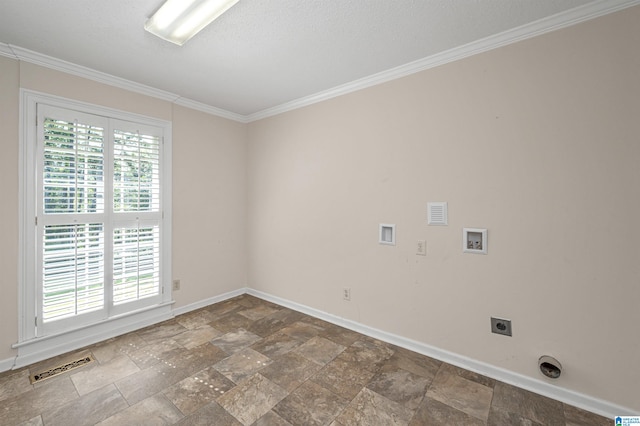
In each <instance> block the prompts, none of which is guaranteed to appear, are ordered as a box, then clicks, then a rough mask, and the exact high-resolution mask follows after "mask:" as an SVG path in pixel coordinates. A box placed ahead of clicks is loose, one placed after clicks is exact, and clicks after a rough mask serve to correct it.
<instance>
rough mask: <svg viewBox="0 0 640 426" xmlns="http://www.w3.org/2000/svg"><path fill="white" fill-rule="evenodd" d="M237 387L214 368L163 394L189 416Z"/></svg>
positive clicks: (172, 387)
mask: <svg viewBox="0 0 640 426" xmlns="http://www.w3.org/2000/svg"><path fill="white" fill-rule="evenodd" d="M234 386H235V383H233V382H232V381H231V380H229V379H227V378H226V377H224V376H223V375H222V374H221V373H220V372H218V371H217V370H216V369H214V368H213V367H209V368H206V369H204V370H202V371H199V372H197V373H196V374H194V375H193V376H191V377H187V378H186V379H183V380H181V381H180V382H178V383H176V384H175V385H173V386H171V387H169V388H168V389H166V390H165V391H164V392H163V393H164V394H165V396H166V397H167V398H168V399H169V401H171V402H172V403H173V405H175V406H176V407H178V409H179V410H180V411H181V412H182V414H184V415H185V416H188V415H190V414H192V413H194V412H195V411H197V410H199V409H200V408H202V407H204V406H205V405H207V404H209V403H210V402H211V401H213V400H215V399H216V398H219V397H220V396H222V395H224V394H225V392H228V391H229V390H231V389H232V388H233V387H234Z"/></svg>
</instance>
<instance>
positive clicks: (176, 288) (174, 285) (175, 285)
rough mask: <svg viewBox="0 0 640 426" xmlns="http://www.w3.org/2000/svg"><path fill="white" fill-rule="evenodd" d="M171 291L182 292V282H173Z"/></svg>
mask: <svg viewBox="0 0 640 426" xmlns="http://www.w3.org/2000/svg"><path fill="white" fill-rule="evenodd" d="M171 290H173V291H177V290H180V280H173V283H172V286H171Z"/></svg>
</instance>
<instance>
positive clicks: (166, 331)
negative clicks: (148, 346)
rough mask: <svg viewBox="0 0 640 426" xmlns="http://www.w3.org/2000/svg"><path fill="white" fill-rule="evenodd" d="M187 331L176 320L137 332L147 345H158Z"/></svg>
mask: <svg viewBox="0 0 640 426" xmlns="http://www.w3.org/2000/svg"><path fill="white" fill-rule="evenodd" d="M184 331H187V329H186V328H184V327H183V326H182V325H180V324H178V323H177V322H176V321H175V320H169V321H165V322H163V323H161V324H157V325H152V326H151V327H147V328H145V329H143V330H140V331H138V332H137V334H138V336H140V337H141V338H142V340H144V341H145V342H147V343H156V342H159V341H162V340H165V339H168V338H171V337H173V336H175V335H176V334H180V333H182V332H184Z"/></svg>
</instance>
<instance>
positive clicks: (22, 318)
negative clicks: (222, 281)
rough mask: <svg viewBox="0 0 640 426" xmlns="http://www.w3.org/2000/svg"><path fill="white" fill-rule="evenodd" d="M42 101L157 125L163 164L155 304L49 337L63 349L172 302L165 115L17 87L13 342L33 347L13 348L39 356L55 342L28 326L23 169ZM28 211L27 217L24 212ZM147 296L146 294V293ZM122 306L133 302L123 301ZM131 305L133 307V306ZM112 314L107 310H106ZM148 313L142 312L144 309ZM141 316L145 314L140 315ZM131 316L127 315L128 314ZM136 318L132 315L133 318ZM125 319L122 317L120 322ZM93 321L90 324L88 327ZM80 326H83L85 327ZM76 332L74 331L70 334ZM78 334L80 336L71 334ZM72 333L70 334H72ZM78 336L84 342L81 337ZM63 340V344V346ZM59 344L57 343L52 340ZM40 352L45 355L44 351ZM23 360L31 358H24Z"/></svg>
mask: <svg viewBox="0 0 640 426" xmlns="http://www.w3.org/2000/svg"><path fill="white" fill-rule="evenodd" d="M39 103H42V104H45V105H51V106H55V107H60V108H66V109H71V110H78V111H85V112H88V113H90V114H95V115H101V116H104V117H109V118H111V119H113V120H123V121H126V122H136V123H138V124H140V125H142V126H145V125H148V126H153V127H157V128H159V129H160V130H161V131H162V135H163V141H162V150H161V152H162V157H161V161H162V167H163V170H162V172H161V179H162V184H161V191H162V195H161V197H162V198H161V200H162V201H161V202H162V209H163V210H162V212H160V213H159V214H156V216H157V218H156V220H158V221H160V222H162V227H161V232H162V246H161V256H162V266H161V272H160V273H161V277H160V279H161V283H160V285H161V287H162V288H163V291H161V293H160V294H159V295H158V302H159V304H156V305H152V306H149V307H146V308H143V309H140V310H136V311H132V312H130V313H123V314H120V315H118V314H116V315H115V316H112V317H111V318H110V319H109V320H106V321H100V322H97V323H93V324H91V325H90V326H89V327H86V328H84V327H83V328H81V329H74V330H70V331H69V332H66V333H63V334H55V335H54V336H53V338H54V339H59V340H60V341H61V342H64V343H63V344H62V346H61V347H62V349H66V350H69V346H68V342H67V341H68V340H69V339H71V344H73V342H74V341H75V340H77V339H81V337H82V336H84V335H85V334H89V333H90V332H91V330H94V329H95V334H96V335H97V336H98V340H97V341H99V340H100V336H102V337H103V335H102V334H101V333H102V332H101V331H100V330H102V329H103V328H104V324H109V323H110V321H111V320H113V321H116V324H118V321H120V320H121V319H122V318H124V317H129V316H130V314H131V315H134V320H135V316H136V315H138V314H141V313H143V312H148V311H153V310H154V309H159V310H162V309H164V307H165V306H167V305H170V304H172V303H173V301H172V300H171V279H172V275H171V267H172V261H171V247H172V232H171V228H172V200H171V184H172V174H171V172H172V171H171V163H172V152H171V150H172V123H171V122H170V121H166V120H161V119H158V118H154V117H147V116H143V115H140V114H134V113H128V112H125V111H120V110H116V109H112V108H107V107H103V106H100V105H95V104H89V103H85V102H80V101H76V100H72V99H67V98H63V97H59V96H55V95H49V94H46V93H41V92H36V91H32V90H27V89H23V88H21V89H20V119H19V120H20V126H19V130H20V135H19V137H20V140H19V145H20V146H19V168H20V170H19V171H20V173H19V213H20V216H19V226H20V229H19V233H20V240H19V253H20V254H21V255H20V256H19V261H18V279H19V281H18V282H19V294H18V299H19V300H18V303H19V305H18V306H19V317H18V343H16V344H15V345H14V346H13V347H14V348H21V347H23V346H24V347H28V346H32V347H34V348H35V349H30V350H28V351H27V352H24V351H22V353H21V352H20V351H19V355H20V356H21V358H24V355H23V354H24V353H28V355H29V356H31V353H35V355H33V356H36V357H37V356H40V355H38V354H44V355H43V356H45V355H46V356H53V355H52V354H51V351H55V350H56V347H57V346H56V345H57V343H56V342H55V341H54V339H49V338H36V336H35V328H34V322H33V321H34V318H36V315H37V312H36V311H35V310H34V309H35V307H34V306H33V305H34V303H31V302H30V301H32V300H35V297H36V294H35V289H34V285H32V284H29V283H34V282H36V278H35V263H34V262H35V259H34V258H33V255H32V252H33V251H35V246H34V244H35V232H36V229H35V226H34V224H33V222H31V220H32V216H31V215H32V214H33V218H35V215H36V214H37V212H36V210H35V199H36V196H35V193H34V191H35V186H36V184H35V182H33V181H31V180H30V179H35V173H28V172H29V170H30V169H31V168H32V167H33V166H32V165H31V164H30V161H32V160H33V159H34V158H35V154H34V152H33V149H34V146H35V144H30V143H29V141H31V140H35V138H36V136H35V134H33V132H35V131H36V129H35V125H34V123H33V122H32V121H31V120H32V119H33V118H35V116H36V114H35V113H36V105H37V104H39ZM27 216H28V217H27ZM149 300H151V299H149ZM128 306H134V305H131V304H129V305H128ZM133 309H135V308H133ZM167 309H168V312H170V311H171V310H170V308H167ZM112 314H113V312H112ZM147 316H148V315H147ZM142 318H143V320H144V318H146V316H144V315H143V317H142ZM129 321H131V320H129ZM136 321H137V320H136ZM123 324H125V325H126V324H127V323H123ZM94 326H95V327H94ZM86 330H89V331H88V332H87V331H86ZM74 336H76V337H74ZM77 336H80V337H77ZM74 339H75V340H74ZM81 341H82V342H84V343H86V342H85V341H84V340H82V339H81ZM51 342H54V343H51ZM65 345H66V346H65ZM58 346H60V345H58ZM46 356H45V357H46ZM27 359H28V360H30V359H32V358H27Z"/></svg>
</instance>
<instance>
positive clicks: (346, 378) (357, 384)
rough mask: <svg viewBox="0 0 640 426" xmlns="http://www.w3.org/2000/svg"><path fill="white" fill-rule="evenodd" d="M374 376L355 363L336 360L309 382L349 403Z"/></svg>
mask: <svg viewBox="0 0 640 426" xmlns="http://www.w3.org/2000/svg"><path fill="white" fill-rule="evenodd" d="M374 374H375V373H374V372H372V371H370V370H367V369H366V368H362V367H360V366H359V365H358V364H357V363H353V362H348V361H345V360H341V359H339V358H336V359H334V360H333V361H331V362H330V363H329V364H327V365H326V366H325V367H324V368H323V369H322V370H320V371H319V372H318V373H316V374H315V375H314V376H312V377H311V379H310V380H312V381H313V382H315V383H317V384H319V385H320V386H322V387H324V388H326V389H329V390H330V391H332V392H334V393H335V394H337V395H339V396H341V397H342V398H345V399H347V400H349V401H350V400H351V399H353V397H355V396H356V395H357V394H358V392H360V390H361V389H362V387H363V386H365V385H366V384H367V383H369V380H371V378H372V377H373V375H374Z"/></svg>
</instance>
